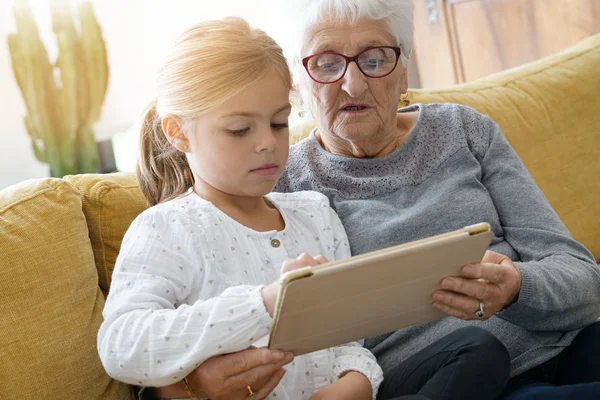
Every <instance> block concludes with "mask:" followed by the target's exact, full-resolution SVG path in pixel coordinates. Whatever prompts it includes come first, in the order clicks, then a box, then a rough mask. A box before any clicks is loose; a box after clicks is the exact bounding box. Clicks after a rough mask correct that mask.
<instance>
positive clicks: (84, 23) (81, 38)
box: [8, 0, 108, 177]
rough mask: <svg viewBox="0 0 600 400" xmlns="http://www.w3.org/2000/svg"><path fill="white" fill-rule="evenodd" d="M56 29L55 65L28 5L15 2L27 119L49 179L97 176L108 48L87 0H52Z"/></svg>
mask: <svg viewBox="0 0 600 400" xmlns="http://www.w3.org/2000/svg"><path fill="white" fill-rule="evenodd" d="M51 9H52V30H53V32H54V35H55V37H56V43H57V45H58V57H57V59H56V61H55V62H54V63H53V62H51V60H49V58H48V52H47V51H46V48H45V46H44V44H43V42H42V40H41V39H40V34H39V30H38V28H37V26H36V24H35V21H34V19H33V16H32V13H31V8H30V7H29V4H28V2H27V1H26V0H16V1H15V2H14V3H13V13H14V17H15V21H16V26H17V32H16V33H12V34H9V35H8V46H9V51H10V55H11V59H12V67H13V72H14V75H15V78H16V80H17V83H18V85H19V88H20V90H21V94H22V95H23V99H24V101H25V104H26V107H27V115H26V116H25V117H24V121H25V126H26V128H27V132H28V133H29V136H30V137H31V144H32V147H33V151H34V153H35V156H36V157H37V159H38V160H40V161H41V162H44V163H48V164H49V165H50V175H51V176H55V177H62V176H64V175H69V174H79V173H87V172H96V171H97V165H98V153H97V148H96V141H95V139H94V131H93V129H92V126H93V123H94V122H96V121H97V120H98V119H99V117H100V111H101V109H102V103H103V101H104V96H105V94H106V88H107V85H108V64H107V59H106V45H105V43H104V40H103V38H102V31H101V29H100V26H99V25H98V22H97V20H96V18H95V16H94V12H93V9H92V5H91V4H90V3H89V2H88V1H78V2H77V7H76V12H75V13H74V12H72V10H73V7H72V4H71V0H52V1H51Z"/></svg>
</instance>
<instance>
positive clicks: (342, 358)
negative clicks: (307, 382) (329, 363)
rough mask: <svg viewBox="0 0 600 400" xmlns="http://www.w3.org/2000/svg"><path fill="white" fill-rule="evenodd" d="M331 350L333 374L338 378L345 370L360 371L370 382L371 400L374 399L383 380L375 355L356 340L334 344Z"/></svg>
mask: <svg viewBox="0 0 600 400" xmlns="http://www.w3.org/2000/svg"><path fill="white" fill-rule="evenodd" d="M333 352H334V354H335V363H334V365H333V373H334V375H335V376H337V377H338V378H339V377H340V376H341V375H343V374H345V373H346V372H350V371H356V372H360V373H361V374H363V375H364V376H365V377H366V378H367V379H368V380H369V382H371V389H372V391H373V400H375V398H376V397H377V392H378V390H379V386H380V385H381V382H383V370H382V369H381V367H380V366H379V364H377V359H376V358H375V356H374V355H373V354H372V353H371V352H370V351H369V350H367V349H365V348H364V347H362V346H361V345H360V344H359V343H358V342H350V343H346V344H344V345H341V346H336V347H334V348H333Z"/></svg>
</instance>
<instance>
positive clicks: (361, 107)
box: [341, 104, 370, 112]
mask: <svg viewBox="0 0 600 400" xmlns="http://www.w3.org/2000/svg"><path fill="white" fill-rule="evenodd" d="M369 108H370V107H369V106H368V105H367V104H345V105H344V106H343V107H342V108H341V111H349V112H357V111H366V110H368V109H369Z"/></svg>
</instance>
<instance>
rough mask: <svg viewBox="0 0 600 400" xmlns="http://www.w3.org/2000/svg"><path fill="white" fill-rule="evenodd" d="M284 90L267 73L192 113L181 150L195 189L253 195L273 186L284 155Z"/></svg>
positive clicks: (274, 76) (286, 113)
mask: <svg viewBox="0 0 600 400" xmlns="http://www.w3.org/2000/svg"><path fill="white" fill-rule="evenodd" d="M289 92H290V91H289V87H288V86H286V85H285V84H284V82H283V80H282V79H281V78H280V77H279V76H278V75H277V74H275V73H273V74H269V75H268V76H266V77H265V78H263V79H262V80H260V81H259V82H257V83H256V84H254V85H252V86H250V87H249V88H247V89H246V90H244V91H242V92H241V93H240V94H238V95H237V96H235V97H233V98H232V99H231V100H229V101H228V102H227V103H225V104H223V105H222V106H220V107H218V108H215V109H213V110H211V111H210V112H208V113H205V114H203V115H202V117H200V118H198V119H197V121H196V123H195V124H194V131H193V132H191V134H189V135H187V136H188V140H189V150H186V153H187V158H188V162H189V164H190V167H191V169H192V172H193V174H194V178H195V182H196V183H195V189H196V191H197V192H198V193H201V194H202V193H210V194H211V195H213V196H214V195H219V194H226V195H233V196H242V197H257V196H264V195H265V194H267V193H269V192H271V190H273V187H274V186H275V184H276V183H277V180H278V179H279V177H280V176H281V174H282V172H283V170H284V167H285V163H286V162H287V158H288V146H289V129H288V117H289V115H290V111H291V106H290V103H289V94H290V93H289ZM207 191H208V192H207Z"/></svg>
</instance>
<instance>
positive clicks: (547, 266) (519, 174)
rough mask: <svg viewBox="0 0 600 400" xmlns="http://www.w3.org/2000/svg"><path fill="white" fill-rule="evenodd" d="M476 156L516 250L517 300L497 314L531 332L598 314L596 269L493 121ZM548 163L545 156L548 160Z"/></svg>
mask: <svg viewBox="0 0 600 400" xmlns="http://www.w3.org/2000/svg"><path fill="white" fill-rule="evenodd" d="M482 118H484V122H483V126H484V130H485V131H487V133H488V136H487V138H485V136H484V138H485V140H484V143H486V144H485V145H484V146H483V148H482V150H483V151H482V154H480V155H479V159H480V163H481V168H482V178H481V179H482V183H483V184H484V185H485V187H486V188H487V190H488V192H489V194H490V196H491V198H492V201H493V202H494V205H495V207H496V210H497V212H498V215H499V218H500V223H501V225H502V229H503V234H504V237H505V239H506V241H507V242H508V244H510V246H512V247H513V248H514V250H515V251H516V252H517V253H518V254H519V256H520V257H519V258H520V259H519V260H514V261H515V265H516V266H517V267H518V268H519V269H520V271H521V274H522V281H521V291H520V294H519V298H518V300H517V301H516V302H515V303H514V304H513V305H511V306H510V307H508V308H507V309H506V310H505V311H503V312H501V313H499V314H498V317H500V318H503V319H505V320H507V321H509V322H511V323H514V324H516V325H519V326H522V327H523V328H526V329H529V330H534V331H568V330H574V329H578V328H581V327H584V326H586V325H587V324H590V323H592V322H594V321H595V320H596V319H597V318H598V316H599V315H600V270H599V269H598V267H597V265H596V263H595V261H594V257H593V256H592V254H591V253H590V252H589V251H588V250H587V249H586V248H585V247H584V246H583V245H581V244H580V243H578V242H577V241H575V240H574V239H573V237H572V236H571V235H570V234H569V232H568V231H567V229H566V227H565V226H564V225H563V223H562V222H561V220H560V218H559V217H558V215H557V214H556V213H555V212H554V210H553V209H552V207H551V206H550V204H549V203H548V201H547V200H546V198H545V197H544V195H543V194H542V192H541V190H540V189H539V188H538V186H537V185H536V183H535V182H534V180H533V178H532V177H531V176H530V174H529V172H528V171H527V169H526V168H525V166H524V165H523V163H522V162H521V160H520V159H519V157H518V156H517V154H516V153H515V151H514V150H513V149H512V147H511V146H510V145H509V144H508V142H507V141H506V139H505V138H504V136H503V135H502V133H501V131H500V128H499V127H498V125H496V123H494V122H493V121H491V120H490V119H489V118H487V117H482ZM549 162H551V160H549Z"/></svg>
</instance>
